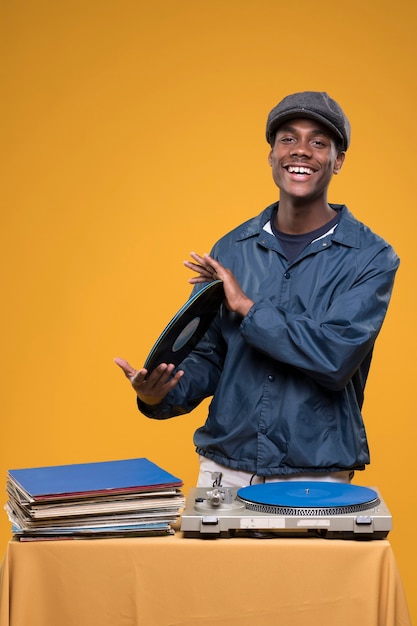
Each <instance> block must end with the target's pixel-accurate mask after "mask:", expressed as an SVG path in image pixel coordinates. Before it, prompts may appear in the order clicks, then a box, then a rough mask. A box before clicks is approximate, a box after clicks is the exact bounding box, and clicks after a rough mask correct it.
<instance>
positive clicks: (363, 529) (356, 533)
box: [181, 481, 392, 540]
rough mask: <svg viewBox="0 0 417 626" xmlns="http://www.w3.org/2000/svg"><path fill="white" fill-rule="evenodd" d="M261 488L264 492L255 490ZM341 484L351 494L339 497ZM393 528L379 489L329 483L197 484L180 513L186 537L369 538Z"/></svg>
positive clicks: (378, 537) (376, 536)
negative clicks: (198, 485)
mask: <svg viewBox="0 0 417 626" xmlns="http://www.w3.org/2000/svg"><path fill="white" fill-rule="evenodd" d="M257 487H259V488H260V489H261V491H256V488H257ZM339 488H340V489H342V495H343V496H345V495H346V493H347V498H346V497H342V498H341V497H339V492H338V491H337V490H338V489H339ZM277 490H278V495H277ZM335 490H336V491H335ZM362 492H364V493H363V494H362ZM358 493H359V496H361V497H359V498H358V497H357V495H358ZM282 494H284V497H283V496H282ZM287 495H288V498H287V497H286V496H287ZM362 495H364V497H362ZM253 496H255V497H253ZM258 496H259V497H258ZM391 529H392V516H391V514H390V512H389V510H388V507H387V505H386V504H385V502H384V500H383V499H382V496H381V494H380V493H379V491H378V489H376V488H372V489H371V488H365V487H357V486H354V485H343V486H340V485H339V486H336V484H335V483H329V482H324V481H323V482H319V481H317V482H293V483H268V484H265V485H254V486H250V487H244V488H241V489H235V488H227V487H221V486H220V487H217V486H215V487H213V488H202V487H196V488H194V489H190V492H189V494H188V497H187V500H186V506H185V509H184V511H183V513H182V516H181V531H182V532H183V533H184V536H185V537H200V538H216V537H234V536H251V537H254V536H255V537H323V538H326V539H357V540H370V539H384V538H385V537H386V536H387V535H388V533H389V531H390V530H391Z"/></svg>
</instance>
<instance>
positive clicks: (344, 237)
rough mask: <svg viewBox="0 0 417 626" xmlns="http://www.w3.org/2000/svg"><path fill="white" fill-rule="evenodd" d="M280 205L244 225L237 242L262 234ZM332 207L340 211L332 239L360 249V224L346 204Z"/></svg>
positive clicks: (239, 231)
mask: <svg viewBox="0 0 417 626" xmlns="http://www.w3.org/2000/svg"><path fill="white" fill-rule="evenodd" d="M278 204H279V203H278V202H274V204H270V205H269V206H268V207H266V209H264V210H263V211H262V213H260V214H259V215H257V216H256V217H254V218H252V219H251V220H248V221H247V222H245V223H244V224H242V226H241V227H240V228H238V231H237V234H236V241H243V240H244V239H249V238H250V237H256V236H258V235H259V234H261V233H262V230H263V227H264V226H265V224H266V223H267V222H268V221H269V220H270V219H271V216H272V214H273V212H274V211H275V209H276V208H277V206H278ZM330 206H331V207H332V209H334V210H335V211H340V220H339V223H338V226H337V228H336V229H335V230H334V232H333V233H332V235H331V239H332V240H333V241H337V242H338V243H340V244H343V245H345V246H349V247H351V248H359V247H360V243H359V241H360V227H361V224H360V222H358V220H357V219H356V218H355V217H354V216H353V215H352V213H351V212H350V211H349V209H348V208H347V207H346V206H345V205H344V204H330Z"/></svg>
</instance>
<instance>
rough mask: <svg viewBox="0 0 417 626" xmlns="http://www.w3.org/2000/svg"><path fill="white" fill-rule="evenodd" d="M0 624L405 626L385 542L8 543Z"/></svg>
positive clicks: (0, 581)
mask: <svg viewBox="0 0 417 626" xmlns="http://www.w3.org/2000/svg"><path fill="white" fill-rule="evenodd" d="M0 585H1V587H0V592H1V595H0V600H1V602H0V626H197V625H198V626H249V625H250V626H275V625H277V626H300V625H302V626H305V625H306V624H308V625H309V626H336V624H337V626H356V624H361V625H363V626H410V624H411V622H410V618H409V613H408V608H407V602H406V598H405V595H404V590H403V586H402V582H401V578H400V575H399V572H398V569H397V565H396V562H395V558H394V555H393V552H392V549H391V546H390V543H389V542H388V540H376V541H369V542H360V541H346V540H326V539H314V538H308V539H307V538H291V539H289V538H274V539H252V538H233V539H189V538H183V537H182V535H181V533H179V532H177V533H176V534H175V536H168V537H147V538H145V537H141V538H136V539H135V538H132V539H90V540H65V541H45V542H30V543H19V542H17V541H11V542H9V544H8V546H7V550H6V553H5V555H4V559H3V564H2V567H1V570H0Z"/></svg>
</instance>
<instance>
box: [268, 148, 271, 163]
mask: <svg viewBox="0 0 417 626" xmlns="http://www.w3.org/2000/svg"><path fill="white" fill-rule="evenodd" d="M268 163H269V165H270V166H271V167H272V149H271V150H270V151H269V154H268Z"/></svg>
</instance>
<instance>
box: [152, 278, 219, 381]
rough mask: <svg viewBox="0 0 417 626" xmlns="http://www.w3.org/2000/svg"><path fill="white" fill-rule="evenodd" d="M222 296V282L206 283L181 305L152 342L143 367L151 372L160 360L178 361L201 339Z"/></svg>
mask: <svg viewBox="0 0 417 626" xmlns="http://www.w3.org/2000/svg"><path fill="white" fill-rule="evenodd" d="M223 299H224V289H223V282H222V281H221V280H215V281H213V282H211V283H208V284H207V285H205V286H204V287H203V288H202V289H200V290H199V291H198V292H197V293H196V294H194V296H192V297H191V298H190V299H189V300H188V301H187V302H186V303H185V304H184V306H182V307H181V309H180V310H179V311H178V313H177V314H176V315H175V316H174V317H173V318H172V320H171V321H170V322H169V324H168V326H166V328H165V329H164V331H163V332H162V333H161V335H160V336H159V338H158V339H157V341H156V342H155V344H154V346H153V348H152V350H151V351H150V353H149V355H148V358H147V359H146V361H145V365H144V367H145V368H146V369H147V370H148V373H150V372H151V371H152V370H153V369H155V367H157V366H158V365H160V364H161V363H173V364H174V365H175V366H177V365H179V364H180V363H181V361H183V360H184V359H185V357H186V356H187V355H188V354H189V353H190V352H191V350H192V349H193V348H194V346H195V345H196V344H197V343H198V342H199V341H200V339H201V338H202V336H203V335H204V333H205V332H206V330H207V329H208V327H209V326H210V324H211V322H212V321H213V319H214V317H215V316H216V313H217V312H218V310H219V308H220V305H221V303H222V301H223Z"/></svg>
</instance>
